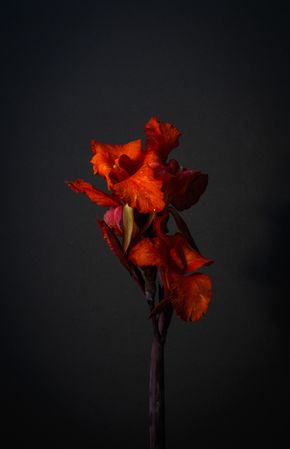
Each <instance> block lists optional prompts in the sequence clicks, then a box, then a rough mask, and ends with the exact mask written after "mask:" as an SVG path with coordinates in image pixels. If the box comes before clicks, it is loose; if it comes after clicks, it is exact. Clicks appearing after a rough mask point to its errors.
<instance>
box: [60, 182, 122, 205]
mask: <svg viewBox="0 0 290 449" xmlns="http://www.w3.org/2000/svg"><path fill="white" fill-rule="evenodd" d="M66 183H67V185H68V186H69V187H70V188H71V189H72V190H73V191H74V192H76V193H83V194H85V195H87V197H88V198H89V199H90V200H91V201H92V202H93V203H95V204H97V205H98V206H104V207H111V206H119V205H120V200H119V198H118V197H117V196H116V195H109V194H108V193H104V192H102V191H101V190H98V189H96V188H95V187H93V186H92V185H91V184H89V183H88V182H85V181H83V180H82V179H76V180H75V181H67V182H66Z"/></svg>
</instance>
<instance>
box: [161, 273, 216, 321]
mask: <svg viewBox="0 0 290 449" xmlns="http://www.w3.org/2000/svg"><path fill="white" fill-rule="evenodd" d="M170 298H171V303H172V305H173V308H174V310H175V312H176V315H177V316H179V317H180V318H181V319H182V320H185V321H196V320H199V319H200V318H201V317H202V316H203V315H204V314H205V313H206V312H207V309H208V305H209V302H210V299H211V280H210V278H209V277H208V276H206V275H205V274H201V273H196V274H192V275H191V276H181V275H178V274H175V273H171V274H170Z"/></svg>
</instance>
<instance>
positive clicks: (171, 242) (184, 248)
mask: <svg viewBox="0 0 290 449" xmlns="http://www.w3.org/2000/svg"><path fill="white" fill-rule="evenodd" d="M166 239H167V241H168V247H169V263H170V266H171V267H172V268H173V269H174V270H175V271H176V272H180V273H183V274H186V273H192V272H193V271H195V270H198V269H199V268H200V267H203V266H204V265H210V264H211V263H212V262H213V261H212V260H210V259H207V258H206V257H203V256H202V255H201V254H200V253H199V252H198V251H196V250H194V249H192V248H191V247H190V246H189V244H188V242H187V240H186V238H185V237H184V235H182V234H180V233H177V234H175V235H173V236H166Z"/></svg>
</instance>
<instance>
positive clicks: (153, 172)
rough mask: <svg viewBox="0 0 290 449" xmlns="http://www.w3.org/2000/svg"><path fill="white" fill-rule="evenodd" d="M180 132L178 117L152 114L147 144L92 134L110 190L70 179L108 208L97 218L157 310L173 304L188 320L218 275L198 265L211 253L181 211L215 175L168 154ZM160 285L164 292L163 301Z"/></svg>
mask: <svg viewBox="0 0 290 449" xmlns="http://www.w3.org/2000/svg"><path fill="white" fill-rule="evenodd" d="M180 136H181V133H180V131H179V130H178V129H177V128H175V127H174V126H173V125H172V124H170V123H164V122H160V121H158V120H157V119H156V118H155V117H152V118H151V119H150V120H149V121H148V123H146V125H145V137H146V139H145V146H144V148H142V141H141V139H138V140H133V141H131V142H129V143H127V144H124V145H109V144H104V143H100V142H97V141H95V140H93V141H92V145H91V147H92V153H93V155H92V158H91V164H92V167H93V172H94V174H95V175H99V176H101V177H102V178H104V179H105V180H106V183H107V188H108V192H102V191H101V190H99V189H97V188H95V187H93V186H92V185H91V184H89V183H87V182H85V181H83V180H81V179H77V180H75V181H68V182H67V184H68V186H69V187H70V188H71V189H72V190H73V191H74V192H77V193H83V194H85V195H86V196H87V197H88V198H89V199H90V200H91V201H92V202H94V203H95V204H97V205H98V206H102V207H106V208H107V210H106V211H105V213H104V216H103V219H102V220H98V224H99V226H100V228H101V231H102V234H103V237H104V238H105V240H106V242H107V243H108V245H109V247H110V249H111V250H112V251H113V253H114V254H115V255H116V256H117V258H118V259H119V261H120V262H121V263H122V264H123V265H124V267H125V268H126V269H127V270H128V271H129V273H130V274H131V276H132V277H133V279H134V280H135V281H136V282H137V283H138V285H139V286H140V287H141V289H142V291H143V293H144V294H145V296H146V298H147V300H148V303H149V304H150V307H151V316H153V315H158V314H160V313H161V312H162V310H163V308H164V307H166V305H167V304H171V306H172V308H173V310H174V311H175V313H176V315H177V316H179V317H180V318H181V319H183V320H185V321H196V320H198V319H200V318H201V317H202V316H203V315H204V314H205V313H206V311H207V309H208V304H209V302H210V298H211V280H210V278H209V277H208V276H207V275H205V274H202V273H199V272H197V270H199V269H200V268H201V267H203V266H206V265H209V264H211V263H212V260H210V259H207V258H205V257H203V256H202V255H201V254H200V252H199V250H198V248H197V246H196V244H195V242H194V240H193V238H192V236H191V234H190V231H189V229H188V227H187V225H186V223H185V222H184V220H183V218H182V217H181V215H180V214H179V212H180V211H182V210H185V209H188V208H190V207H191V206H193V205H194V204H195V203H196V202H197V201H198V200H199V198H200V196H201V195H202V193H203V192H204V190H205V189H206V186H207V182H208V177H207V175H206V174H204V173H202V172H200V171H194V170H189V169H186V168H182V167H181V166H180V165H179V163H178V162H177V160H176V159H169V160H168V158H169V154H170V152H171V151H172V150H173V149H174V148H176V147H177V146H178V145H179V138H180ZM109 192H110V193H109ZM170 217H172V218H173V220H174V222H175V224H176V227H177V232H176V233H175V234H173V235H170V234H169V232H168V227H167V225H168V220H169V219H170ZM157 285H159V292H161V295H160V296H159V302H158V303H157V304H156V303H155V302H156V300H155V293H156V286H157Z"/></svg>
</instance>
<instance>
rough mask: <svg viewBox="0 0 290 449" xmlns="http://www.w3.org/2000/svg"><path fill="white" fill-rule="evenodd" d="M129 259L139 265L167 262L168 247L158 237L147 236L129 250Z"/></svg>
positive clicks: (156, 264)
mask: <svg viewBox="0 0 290 449" xmlns="http://www.w3.org/2000/svg"><path fill="white" fill-rule="evenodd" d="M128 259H129V260H130V261H131V262H133V263H134V264H135V265H136V266H138V267H144V266H162V265H165V264H166V248H165V247H164V243H163V242H162V240H161V239H159V238H158V237H154V238H145V239H143V240H141V241H140V242H138V243H137V244H136V245H135V246H133V248H132V249H131V251H130V252H129V255H128Z"/></svg>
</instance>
